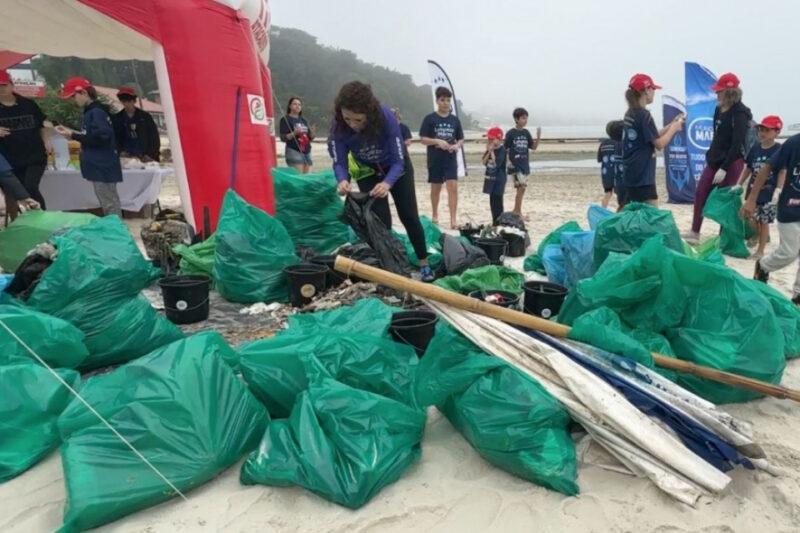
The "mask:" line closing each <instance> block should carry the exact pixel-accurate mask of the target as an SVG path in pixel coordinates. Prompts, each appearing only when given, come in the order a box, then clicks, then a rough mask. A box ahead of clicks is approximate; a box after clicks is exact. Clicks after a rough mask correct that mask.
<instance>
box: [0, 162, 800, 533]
mask: <svg viewBox="0 0 800 533" xmlns="http://www.w3.org/2000/svg"><path fill="white" fill-rule="evenodd" d="M596 176H597V175H596V173H591V174H589V173H583V174H576V173H573V174H564V173H561V174H542V175H539V176H537V177H535V178H534V181H533V186H532V187H531V188H530V190H529V192H528V198H527V199H526V209H525V211H526V213H527V214H528V216H529V217H530V222H529V227H530V228H531V229H532V237H533V240H534V245H535V244H536V243H537V242H538V241H539V240H540V239H541V238H542V237H544V236H545V235H546V234H547V232H549V231H550V230H551V229H553V228H555V227H556V226H558V225H559V224H561V223H562V222H565V221H566V220H569V219H575V220H578V221H579V222H580V223H581V224H584V222H585V212H586V207H587V205H588V204H589V203H590V202H591V201H593V200H595V199H596V197H597V196H598V195H599V190H600V185H599V179H598V178H597V177H596ZM662 181H663V178H662ZM480 185H481V184H480V182H479V181H477V180H470V181H468V182H466V183H465V184H463V187H462V191H461V205H462V206H463V207H462V211H461V213H462V215H463V216H462V219H463V218H464V216H465V215H469V216H471V217H472V218H474V219H475V220H476V221H485V220H486V219H487V218H488V212H489V208H488V200H487V198H486V197H485V196H484V195H482V194H481V193H480ZM417 190H418V194H419V197H420V207H421V211H422V213H423V214H426V213H429V201H428V199H427V186H425V185H424V184H423V183H418V185H417ZM168 192H169V191H165V193H168ZM512 194H513V191H510V190H509V191H508V195H507V197H506V206H507V208H509V207H510V206H511V205H513V204H512V201H513V198H512V196H511V195H512ZM443 205H445V206H446V203H444V204H443ZM665 207H666V208H668V209H670V210H671V211H672V212H673V213H674V214H675V217H676V219H677V221H678V224H679V226H680V227H681V229H682V230H684V229H686V228H687V227H688V224H689V220H690V217H691V210H690V206H671V205H666V206H665ZM442 218H443V219H445V218H446V217H445V216H444V213H443V216H442ZM715 231H716V225H715V224H713V223H708V224H707V226H706V227H705V228H704V235H708V236H710V235H712V234H713V233H714V232H715ZM773 240H774V241H775V242H776V241H777V235H776V234H775V232H774V231H773ZM771 246H774V243H773V245H771ZM726 261H727V262H728V264H729V265H731V266H732V267H733V268H736V269H737V270H738V271H739V272H741V273H742V274H743V275H748V276H749V275H751V274H752V262H751V261H747V260H736V259H730V258H727V257H726ZM794 274H795V269H794V267H790V268H789V269H787V270H785V271H783V272H780V273H776V274H775V275H774V276H773V278H774V280H775V281H774V283H773V285H774V286H776V287H778V288H779V289H780V290H781V291H782V292H784V293H786V294H789V292H790V289H791V284H792V282H793V280H794ZM783 384H784V385H785V386H788V387H792V388H795V389H798V388H800V362H797V361H795V362H791V363H789V364H788V366H787V370H786V373H785V375H784V380H783ZM728 411H729V412H731V413H732V414H733V415H734V416H737V417H739V418H741V419H744V420H748V421H750V422H752V423H753V425H754V429H755V433H756V440H757V441H758V442H760V443H761V444H762V445H763V446H764V448H765V450H766V452H767V454H768V455H769V458H770V460H771V461H772V463H773V464H774V465H775V466H777V467H779V468H782V469H784V470H785V475H783V476H782V477H779V478H773V477H771V476H769V475H767V474H764V473H755V472H750V471H746V470H742V469H738V470H736V471H734V472H733V473H732V478H733V483H731V485H730V487H729V488H728V489H727V490H726V492H725V493H724V494H722V495H720V496H718V497H715V498H702V499H701V500H700V503H699V504H698V506H697V508H696V509H693V508H690V507H687V506H685V505H682V504H680V503H677V502H675V501H673V500H672V499H671V498H669V497H668V496H666V495H665V494H664V493H662V492H661V491H659V490H658V489H657V488H656V487H655V486H654V485H653V484H652V483H650V482H649V481H647V480H643V479H637V478H633V477H630V476H626V475H623V474H618V473H614V472H609V471H607V470H603V469H600V468H599V467H597V466H592V465H586V464H582V465H580V467H579V479H578V482H579V485H580V488H581V494H580V495H579V496H578V497H564V496H563V495H561V494H558V493H556V492H553V491H549V490H546V489H543V488H541V487H538V486H536V485H533V484H531V483H528V482H526V481H523V480H520V479H517V478H515V477H513V476H511V475H509V474H506V473H505V472H503V471H501V470H499V469H497V468H495V467H493V466H491V465H490V464H488V463H487V462H486V461H484V460H483V459H481V458H480V457H479V456H478V454H477V453H476V452H475V451H473V450H472V448H471V447H470V446H469V444H467V443H466V441H465V440H464V439H463V438H462V437H461V436H460V435H459V434H458V433H457V432H456V431H455V430H454V429H453V428H452V427H451V426H450V424H449V422H447V420H445V419H444V418H443V417H441V415H439V414H438V412H436V411H435V410H433V409H432V410H430V412H429V420H428V426H427V430H426V435H425V439H424V440H423V454H422V459H421V461H420V462H419V463H418V464H417V465H415V466H414V467H412V468H411V469H410V470H409V471H408V472H407V473H406V475H405V476H403V478H402V479H400V481H398V482H397V483H395V484H394V485H391V486H389V487H387V488H386V489H385V490H384V491H383V492H381V493H380V494H379V495H378V496H377V497H376V498H375V499H374V500H373V501H372V502H370V503H369V504H368V505H366V506H365V507H363V508H362V509H360V510H358V511H350V510H347V509H344V508H341V507H338V506H336V505H334V504H331V503H328V502H327V501H325V500H323V499H321V498H318V497H316V496H314V495H313V494H311V493H309V492H307V491H305V490H303V489H300V488H270V487H261V486H255V487H244V486H242V485H240V484H239V481H238V478H239V467H240V464H237V465H236V466H234V467H233V468H230V469H229V470H227V471H226V472H224V473H223V474H222V475H221V476H220V477H219V478H217V479H216V480H214V481H212V482H210V483H208V484H206V485H205V486H203V487H201V488H199V489H197V490H195V491H194V492H191V493H190V494H189V502H188V503H183V502H181V501H179V500H172V501H170V502H167V503H164V504H162V505H160V506H157V507H155V508H152V509H148V510H145V511H142V512H139V513H136V514H134V515H132V516H129V517H127V518H124V519H122V520H119V521H117V522H115V523H113V524H110V525H109V526H106V527H105V528H102V529H101V531H115V532H148V533H160V532H164V533H167V532H180V531H235V532H239V531H253V532H255V531H270V532H272V531H276V532H290V531H291V532H295V531H297V532H299V531H308V532H311V531H314V532H341V533H366V532H378V531H380V532H392V531H453V532H470V531H498V532H504V533H505V532H509V533H510V532H515V531H520V532H532V531H537V532H554V533H556V532H565V531H569V532H571V531H580V532H583V531H596V532H617V531H619V532H628V531H630V532H637V533H638V532H649V531H652V532H659V533H677V532H684V531H703V532H708V533H725V532H747V533H749V532H756V533H767V532H769V533H778V532H786V533H788V532H793V531H800V417H798V413H800V408H799V407H798V405H797V404H792V403H789V402H787V401H780V400H774V399H763V400H758V401H753V402H749V403H747V404H739V405H731V406H729V407H728ZM65 497H66V495H65V490H64V485H63V474H62V471H61V463H60V458H59V456H58V454H53V455H52V456H51V457H49V458H48V459H47V460H45V461H43V462H42V463H41V464H39V465H37V466H36V467H34V468H33V469H31V470H30V471H29V472H27V473H25V474H23V475H22V476H20V477H18V478H17V479H14V480H12V481H10V482H7V483H5V484H3V485H0V531H4V532H5V531H9V532H11V531H13V532H24V533H31V532H39V531H52V530H53V529H55V528H57V527H58V526H59V525H60V523H61V516H62V512H63V507H64V502H65Z"/></svg>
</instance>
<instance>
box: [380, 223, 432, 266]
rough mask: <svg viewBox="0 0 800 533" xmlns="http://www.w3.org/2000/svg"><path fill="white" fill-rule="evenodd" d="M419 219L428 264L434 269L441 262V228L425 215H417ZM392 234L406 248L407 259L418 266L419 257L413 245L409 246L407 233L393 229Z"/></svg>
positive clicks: (409, 241)
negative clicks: (423, 233) (423, 234)
mask: <svg viewBox="0 0 800 533" xmlns="http://www.w3.org/2000/svg"><path fill="white" fill-rule="evenodd" d="M419 221H420V223H421V224H422V229H423V231H424V232H425V248H426V250H427V251H428V264H429V265H430V267H431V268H432V269H434V270H436V269H437V268H439V265H440V264H441V263H442V245H441V243H440V241H439V239H440V238H441V237H442V230H441V229H439V226H437V225H436V224H434V223H433V220H431V219H430V218H428V217H427V216H425V215H422V216H421V217H419ZM392 235H394V236H395V237H396V238H397V239H398V240H399V241H400V242H401V243H402V244H403V247H404V248H405V249H406V255H408V261H409V262H410V263H411V264H412V265H414V266H416V267H418V266H419V258H418V257H417V254H416V252H415V251H414V247H413V246H411V240H410V239H409V238H408V235H406V234H405V233H398V232H397V231H395V230H392Z"/></svg>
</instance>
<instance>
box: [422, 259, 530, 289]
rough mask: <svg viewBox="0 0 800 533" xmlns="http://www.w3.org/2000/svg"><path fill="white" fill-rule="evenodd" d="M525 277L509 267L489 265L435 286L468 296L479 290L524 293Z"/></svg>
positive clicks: (440, 281) (441, 281) (436, 283)
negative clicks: (467, 294)
mask: <svg viewBox="0 0 800 533" xmlns="http://www.w3.org/2000/svg"><path fill="white" fill-rule="evenodd" d="M523 283H525V276H524V275H523V274H522V273H520V272H517V271H516V270H514V269H512V268H508V267H502V266H496V265H487V266H483V267H478V268H472V269H470V270H467V271H465V272H464V273H463V274H460V275H458V276H447V277H444V278H440V279H437V280H436V281H434V282H433V284H434V285H436V286H438V287H442V288H443V289H448V290H451V291H453V292H458V293H461V294H466V293H468V292H471V291H478V290H504V291H509V292H515V293H520V292H522V284H523Z"/></svg>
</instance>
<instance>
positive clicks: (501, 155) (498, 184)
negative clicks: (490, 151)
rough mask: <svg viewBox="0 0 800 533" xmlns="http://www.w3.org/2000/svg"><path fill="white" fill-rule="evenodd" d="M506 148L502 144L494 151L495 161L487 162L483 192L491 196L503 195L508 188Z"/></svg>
mask: <svg viewBox="0 0 800 533" xmlns="http://www.w3.org/2000/svg"><path fill="white" fill-rule="evenodd" d="M506 179H507V178H506V149H505V148H504V147H502V146H500V147H498V148H497V149H496V150H495V151H494V161H491V160H489V161H488V162H487V163H486V177H485V179H484V180H483V192H484V193H486V194H489V195H491V196H502V195H503V192H504V191H505V189H506Z"/></svg>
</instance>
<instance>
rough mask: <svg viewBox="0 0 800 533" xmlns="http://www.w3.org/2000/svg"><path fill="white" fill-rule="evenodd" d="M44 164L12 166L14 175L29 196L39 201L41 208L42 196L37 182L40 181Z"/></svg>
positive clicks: (42, 205) (42, 203) (43, 206)
mask: <svg viewBox="0 0 800 533" xmlns="http://www.w3.org/2000/svg"><path fill="white" fill-rule="evenodd" d="M44 169H45V165H28V166H26V167H14V175H15V176H17V178H18V179H19V181H20V183H22V186H23V187H25V190H26V191H28V194H29V195H30V197H31V198H33V199H34V200H36V201H37V202H39V205H40V206H41V207H42V209H44V208H45V205H44V197H43V196H42V193H41V192H39V183H41V181H42V175H43V174H44Z"/></svg>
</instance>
